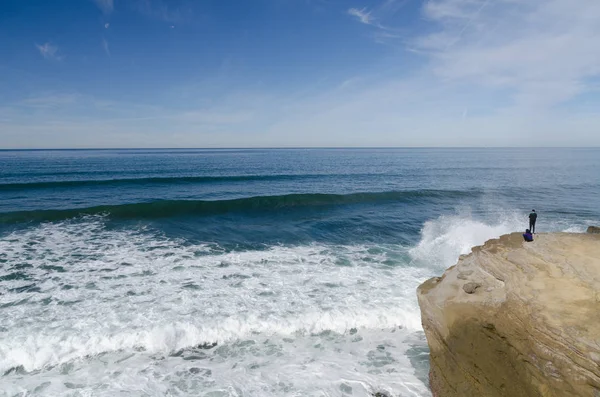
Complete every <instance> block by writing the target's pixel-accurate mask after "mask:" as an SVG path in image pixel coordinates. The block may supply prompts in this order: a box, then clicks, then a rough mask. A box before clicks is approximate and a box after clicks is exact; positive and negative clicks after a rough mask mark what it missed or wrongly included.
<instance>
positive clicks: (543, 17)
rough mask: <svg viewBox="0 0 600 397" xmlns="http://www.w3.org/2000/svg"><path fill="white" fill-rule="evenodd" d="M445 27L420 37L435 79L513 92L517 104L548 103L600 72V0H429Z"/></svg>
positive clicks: (577, 90) (432, 14) (427, 10)
mask: <svg viewBox="0 0 600 397" xmlns="http://www.w3.org/2000/svg"><path fill="white" fill-rule="evenodd" d="M424 14H425V16H426V17H428V18H429V20H430V21H432V22H434V23H436V24H437V25H438V26H439V27H440V30H438V31H437V32H435V33H433V34H428V35H425V36H421V37H417V38H416V40H415V41H414V44H415V47H416V48H417V49H419V50H421V51H425V52H426V53H427V54H428V55H429V56H430V57H431V59H432V61H433V68H434V71H435V73H436V74H437V76H439V77H440V78H442V79H451V80H461V81H465V82H472V83H476V84H482V85H485V86H488V87H490V88H500V89H510V90H513V92H514V99H515V101H516V102H517V104H518V105H521V106H534V107H539V106H542V107H547V106H552V105H555V104H558V103H561V102H563V101H566V100H569V99H572V98H574V97H576V96H577V95H578V94H581V93H583V92H585V91H586V80H587V79H588V78H592V77H595V76H598V75H599V74H600V51H598V50H597V48H598V46H597V43H598V40H599V39H600V2H598V1H597V0H579V1H578V2H577V4H576V5H575V4H573V2H572V1H571V0H529V1H527V2H517V1H514V0H496V1H489V0H431V1H429V2H428V3H426V5H425V7H424Z"/></svg>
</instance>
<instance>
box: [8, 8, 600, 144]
mask: <svg viewBox="0 0 600 397" xmlns="http://www.w3.org/2000/svg"><path fill="white" fill-rule="evenodd" d="M599 43H600V1H598V0H577V1H576V2H574V1H573V0H238V1H233V0H197V1H192V0H53V1H48V0H2V1H0V148H4V149H10V148H129V147H139V148H150V147H169V148H175V147H202V148H207V147H364V146H367V147H399V146H401V147H422V146H427V147H440V146H441V147H445V146H451V147H457V146H459V147H464V146H467V147H473V146H475V147H495V146H509V147H513V146H600V44H599Z"/></svg>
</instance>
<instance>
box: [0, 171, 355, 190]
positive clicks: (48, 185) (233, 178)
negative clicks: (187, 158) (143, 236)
mask: <svg viewBox="0 0 600 397" xmlns="http://www.w3.org/2000/svg"><path fill="white" fill-rule="evenodd" d="M326 176H328V177H331V176H332V175H326ZM333 176H334V177H335V176H336V175H333ZM337 176H338V177H339V175H337ZM348 176H355V175H348ZM317 177H319V178H322V177H324V175H294V174H289V175H287V174H281V175H229V176H226V175H223V176H180V177H151V178H120V179H81V180H69V181H65V180H62V181H37V182H18V183H0V191H15V190H16V191H19V190H27V189H56V188H77V187H94V186H103V187H107V186H124V185H151V184H163V185H167V184H168V185H177V184H202V183H219V182H247V181H266V182H270V181H287V180H295V179H310V178H317Z"/></svg>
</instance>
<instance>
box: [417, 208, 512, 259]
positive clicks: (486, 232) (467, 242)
mask: <svg viewBox="0 0 600 397" xmlns="http://www.w3.org/2000/svg"><path fill="white" fill-rule="evenodd" d="M521 218H522V216H519V215H518V214H516V213H514V214H508V215H503V216H501V217H499V218H498V219H497V220H495V221H494V222H485V221H482V220H476V219H473V217H472V216H471V215H470V214H469V213H467V214H460V215H453V216H441V217H439V218H437V219H435V220H431V221H428V222H426V223H425V225H424V226H423V229H422V231H421V241H420V242H419V244H418V245H417V246H416V247H414V248H412V249H411V250H410V254H411V256H412V257H413V258H414V259H415V260H417V261H419V262H421V263H424V264H428V265H430V266H434V267H436V268H440V269H445V268H447V267H449V266H452V265H454V264H455V263H456V261H457V259H458V257H459V256H460V255H464V254H468V253H469V252H471V249H472V248H473V247H475V246H478V245H482V244H483V243H485V242H486V241H487V240H489V239H492V238H497V237H500V236H501V235H503V234H506V233H511V232H514V231H517V230H520V229H521V228H522V227H521V225H522V224H523V220H522V219H521Z"/></svg>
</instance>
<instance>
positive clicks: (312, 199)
mask: <svg viewBox="0 0 600 397" xmlns="http://www.w3.org/2000/svg"><path fill="white" fill-rule="evenodd" d="M472 194H474V192H471V191H451V190H413V191H401V192H399V191H391V192H366V193H352V194H322V193H311V194H287V195H277V196H255V197H245V198H237V199H230V200H162V201H153V202H147V203H133V204H120V205H101V206H95V207H88V208H76V209H64V210H36V211H17V212H7V213H3V214H0V223H5V224H6V223H9V224H10V223H19V222H28V221H32V222H44V221H60V220H65V219H70V218H75V217H78V216H84V215H101V214H108V215H110V217H111V218H115V219H137V218H142V219H155V218H165V217H172V216H181V215H204V216H206V215H215V214H222V213H228V212H246V211H266V210H270V211H272V210H281V209H290V208H297V207H319V206H335V205H348V204H362V203H373V202H386V201H387V202H406V203H410V202H414V201H416V200H431V199H441V198H446V199H456V198H460V197H465V196H468V195H472Z"/></svg>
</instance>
